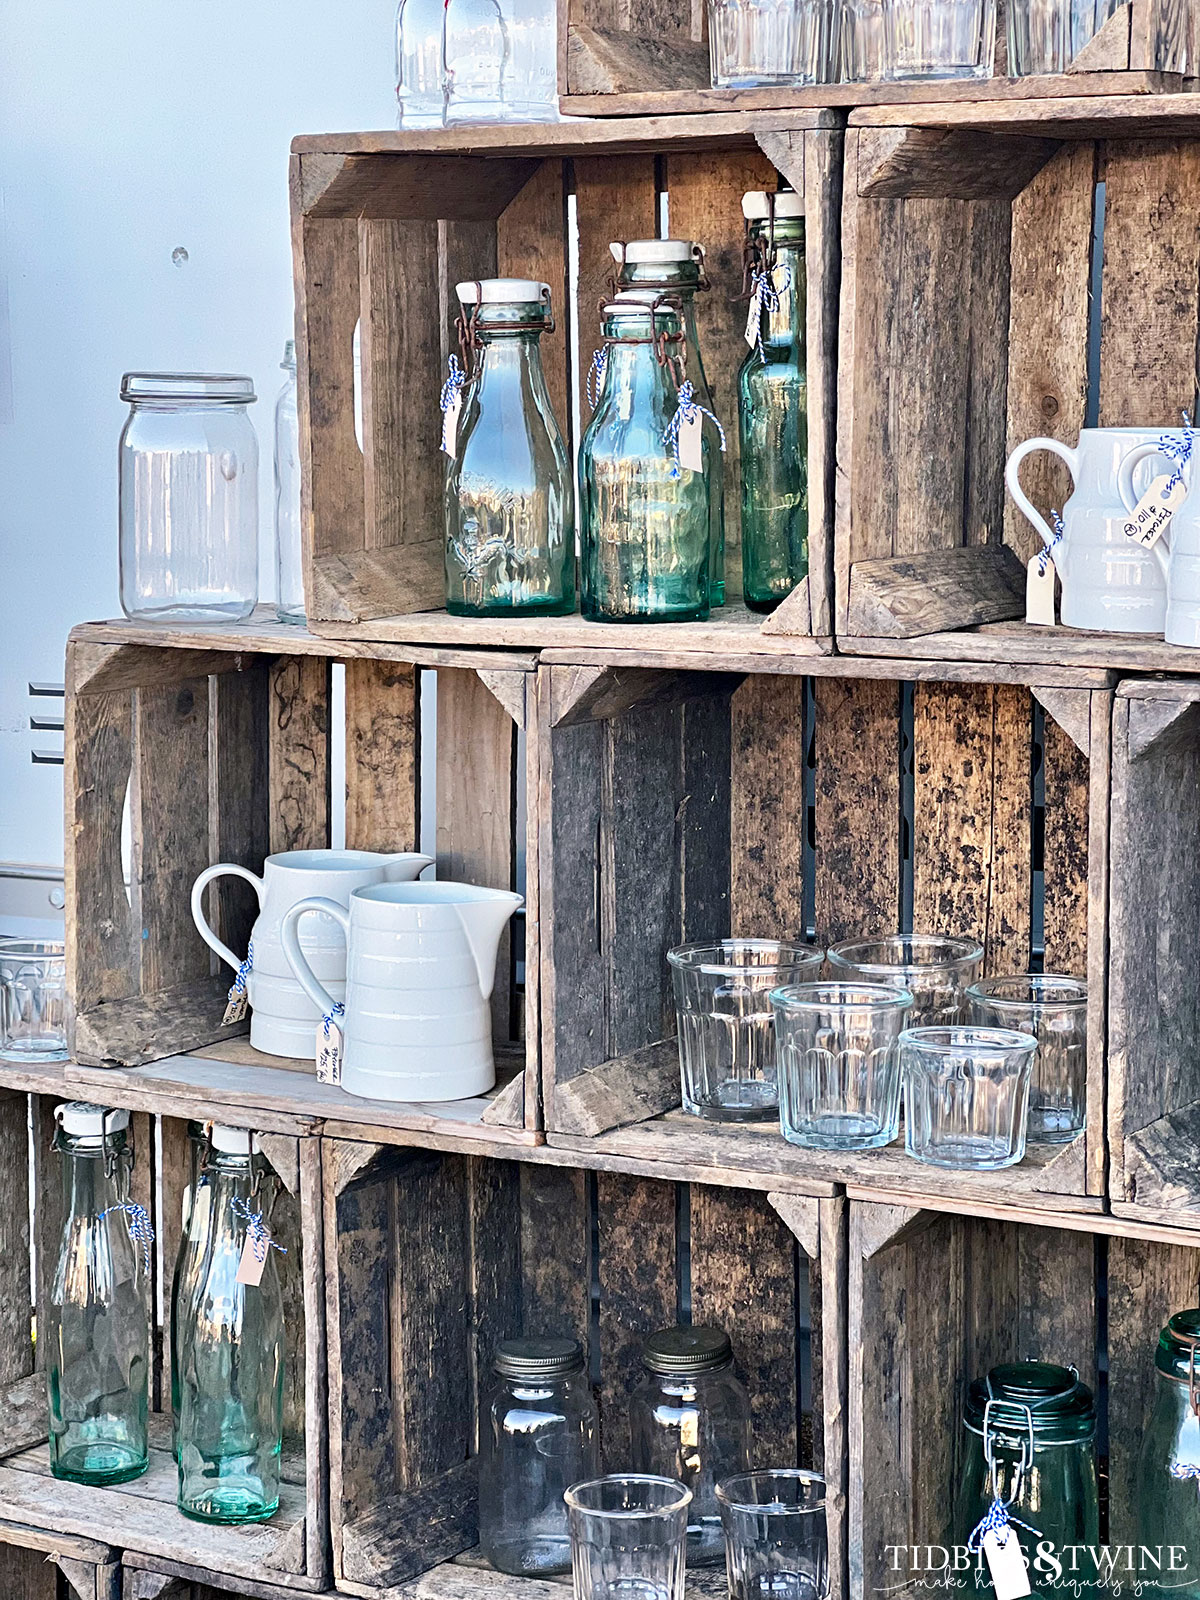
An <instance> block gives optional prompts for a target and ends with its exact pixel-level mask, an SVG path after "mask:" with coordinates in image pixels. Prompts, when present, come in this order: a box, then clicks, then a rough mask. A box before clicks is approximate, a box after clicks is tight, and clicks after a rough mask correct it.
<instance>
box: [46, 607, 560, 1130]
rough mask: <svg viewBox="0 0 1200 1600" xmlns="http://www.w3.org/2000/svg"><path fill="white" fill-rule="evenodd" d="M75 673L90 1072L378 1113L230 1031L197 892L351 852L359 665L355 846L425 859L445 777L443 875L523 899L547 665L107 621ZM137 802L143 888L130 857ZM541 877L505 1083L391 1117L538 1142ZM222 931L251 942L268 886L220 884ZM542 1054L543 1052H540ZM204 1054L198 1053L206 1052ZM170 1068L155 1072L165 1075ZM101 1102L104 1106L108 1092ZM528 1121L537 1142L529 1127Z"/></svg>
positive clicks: (82, 1000) (74, 809)
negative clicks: (426, 809)
mask: <svg viewBox="0 0 1200 1600" xmlns="http://www.w3.org/2000/svg"><path fill="white" fill-rule="evenodd" d="M72 641H73V642H72V643H71V645H70V646H69V650H68V665H67V684H68V689H67V711H66V728H67V732H66V804H67V858H66V861H67V867H66V873H67V878H66V883H67V952H68V954H67V961H68V975H69V986H70V993H71V998H72V1003H73V1011H74V1018H73V1031H72V1038H73V1052H74V1055H75V1058H76V1060H77V1061H78V1062H79V1063H82V1064H83V1065H84V1066H89V1067H100V1068H114V1067H117V1068H135V1069H137V1068H141V1070H140V1071H138V1072H137V1073H136V1075H135V1076H132V1077H131V1076H128V1075H127V1076H126V1081H127V1082H129V1083H130V1084H132V1083H134V1082H140V1083H141V1084H142V1085H143V1086H149V1087H153V1088H156V1089H158V1090H160V1091H161V1092H162V1093H164V1094H170V1093H172V1092H177V1093H190V1094H193V1095H196V1094H198V1095H201V1096H202V1097H203V1096H208V1097H211V1098H212V1099H214V1100H216V1101H221V1102H223V1103H226V1104H232V1105H237V1106H241V1107H255V1106H268V1107H270V1106H278V1105H284V1106H286V1107H289V1108H291V1109H293V1110H304V1111H307V1112H309V1113H310V1114H312V1115H314V1116H322V1117H326V1116H328V1117H338V1116H341V1117H346V1118H350V1119H358V1118H360V1117H361V1116H362V1115H363V1113H364V1106H365V1102H364V1101H362V1100H357V1099H354V1098H353V1097H351V1096H349V1095H347V1094H345V1093H343V1091H342V1090H341V1089H340V1088H336V1087H334V1086H332V1085H326V1084H318V1083H317V1082H316V1079H315V1076H314V1069H313V1065H312V1063H311V1062H301V1061H290V1060H287V1059H286V1058H283V1057H276V1056H267V1055H263V1054H261V1053H260V1052H258V1051H254V1050H252V1049H251V1048H250V1046H249V1044H248V1042H247V1041H246V1039H245V1038H244V1035H245V1032H246V1028H247V1026H248V1024H247V1023H241V1024H238V1025H235V1026H234V1027H233V1028H222V1026H221V1018H222V1013H223V1011H224V1003H225V995H226V993H227V991H228V989H229V985H230V983H231V982H232V977H233V975H232V973H230V972H229V970H228V969H227V968H225V967H224V966H223V965H220V964H219V963H217V962H216V960H215V958H214V957H213V956H212V955H211V953H210V951H209V950H208V947H207V946H206V945H205V944H204V943H203V941H202V940H201V938H200V936H199V934H198V933H197V932H196V929H195V926H194V924H193V922H192V917H191V911H190V909H189V899H190V894H191V885H192V883H193V881H194V879H195V877H196V876H197V874H198V873H199V872H200V871H201V870H202V869H203V868H204V867H206V866H208V865H209V863H210V862H213V861H234V862H240V863H242V864H243V865H245V866H248V867H250V868H252V869H253V870H255V871H261V868H262V861H263V858H264V856H265V855H267V854H268V852H271V851H278V850H290V849H311V848H318V847H321V846H324V845H326V844H328V843H329V842H330V826H331V821H330V819H331V796H330V773H331V767H332V760H333V754H334V751H333V744H334V740H335V739H336V738H337V737H338V733H339V730H335V729H333V728H332V727H331V713H330V672H331V666H332V665H333V662H334V661H335V660H342V661H344V664H345V735H344V736H345V752H346V753H345V769H346V811H345V843H346V845H347V846H349V847H352V848H360V849H375V850H411V849H414V848H416V846H417V844H418V841H419V837H420V805H421V794H422V772H423V770H424V772H425V775H426V778H428V775H429V773H428V769H429V767H430V765H431V764H432V766H433V768H434V774H433V776H434V779H435V784H436V819H437V858H438V862H437V871H438V875H439V877H442V878H456V879H460V880H466V881H470V882H476V883H483V884H487V885H490V886H492V887H500V888H511V887H513V886H514V885H515V882H516V878H517V871H518V854H519V849H518V844H519V841H518V791H519V790H521V789H523V788H524V786H525V783H526V766H527V765H528V764H529V763H532V762H534V761H536V740H532V739H531V740H528V741H526V742H525V747H524V748H525V754H524V756H519V745H520V741H519V739H518V732H519V730H521V729H522V728H523V725H524V721H525V709H524V708H525V692H526V684H527V681H528V678H529V671H528V669H529V668H530V667H531V666H532V664H533V658H532V657H530V656H521V655H514V654H510V655H503V656H502V655H499V654H497V653H495V652H491V653H488V652H476V653H471V652H467V651H461V650H460V651H454V650H438V649H421V648H418V649H405V650H396V649H393V648H389V647H387V646H381V647H371V648H370V649H369V651H368V650H367V649H366V648H365V647H363V646H362V645H358V646H355V645H349V646H336V645H329V644H327V643H324V642H322V641H320V640H316V639H314V638H312V637H311V636H310V635H308V634H306V633H305V632H304V630H302V629H294V628H287V627H283V626H280V625H270V624H266V623H262V624H252V625H251V624H248V625H246V626H245V627H242V628H220V629H210V630H207V631H205V630H192V631H188V630H185V629H174V630H169V629H161V630H146V629H143V628H138V627H135V626H132V625H130V624H121V623H114V624H93V625H90V626H87V627H84V628H81V629H77V630H76V631H75V633H74V634H73V635H72ZM423 667H425V668H431V669H433V670H435V671H436V673H437V683H436V688H437V726H438V730H439V731H438V736H437V739H436V748H435V749H433V750H430V749H428V748H425V749H423V748H422V738H421V721H422V718H421V670H422V668H423ZM127 796H128V812H129V826H128V834H129V875H130V876H129V887H128V889H127V887H126V882H125V872H124V870H123V865H122V827H123V817H124V813H125V808H126V799H127ZM534 860H535V855H534V853H533V852H532V851H531V852H530V854H529V862H530V864H531V867H530V870H529V871H528V874H527V876H528V879H529V885H530V887H529V889H528V891H527V907H526V914H525V917H524V919H523V924H524V928H525V935H526V951H525V958H526V964H527V967H528V968H529V970H531V971H532V973H533V978H532V979H531V981H530V982H529V983H528V984H526V985H525V987H524V993H523V994H522V991H521V988H520V987H519V986H518V983H517V957H518V954H519V948H518V947H517V945H516V944H515V943H514V940H513V939H512V938H511V937H508V936H506V939H505V941H504V944H503V947H502V951H501V955H500V961H499V966H498V975H497V982H496V989H495V1001H494V1007H493V1012H494V1018H495V1037H496V1042H497V1045H498V1047H499V1048H498V1056H499V1058H500V1065H501V1066H502V1068H503V1069H504V1072H505V1074H506V1077H505V1080H504V1085H503V1087H502V1088H501V1089H500V1091H499V1092H498V1094H496V1095H493V1096H491V1097H489V1098H487V1099H474V1100H467V1101H460V1102H458V1103H457V1104H456V1105H455V1106H454V1107H448V1108H442V1109H441V1110H437V1111H434V1110H431V1109H430V1108H427V1107H419V1106H415V1107H404V1106H397V1105H388V1106H381V1107H380V1108H379V1111H380V1115H381V1116H382V1117H384V1118H385V1119H389V1120H391V1121H392V1122H393V1123H395V1124H397V1125H398V1126H401V1127H408V1128H409V1129H411V1130H413V1131H417V1132H420V1131H422V1130H427V1131H436V1129H438V1128H440V1127H442V1126H443V1125H446V1124H452V1125H453V1128H454V1129H457V1130H458V1131H460V1132H462V1131H463V1130H466V1132H467V1135H468V1136H469V1134H470V1132H471V1131H472V1130H475V1131H478V1129H479V1127H480V1124H481V1119H482V1118H484V1117H486V1118H487V1119H488V1121H489V1122H494V1123H495V1124H496V1126H497V1127H498V1128H499V1129H500V1133H501V1136H503V1134H504V1131H505V1130H506V1129H507V1131H508V1132H509V1134H510V1136H511V1137H513V1138H516V1139H521V1140H524V1139H532V1138H534V1137H536V1135H535V1134H534V1132H533V1131H532V1130H534V1129H535V1128H536V1126H537V1116H538V1107H537V1100H536V1088H537V1073H536V1071H533V1072H531V1073H530V1074H529V1075H528V1077H527V1078H525V1077H524V1076H523V1075H522V1070H521V1069H522V1062H523V1060H524V1059H525V1057H526V1056H528V1058H529V1059H531V1060H532V1059H534V1058H535V1053H536V1043H537V1028H536V1026H534V1025H530V1026H529V1027H528V1028H527V1027H526V1025H525V1011H526V1009H528V1012H529V1015H530V1016H531V1017H533V1016H536V1003H537V1002H536V967H537V963H536V960H535V959H534V958H533V952H534V951H535V949H536V934H537V873H536V870H533V869H532V863H533V861H534ZM209 909H210V920H211V922H212V925H213V926H214V927H215V928H217V929H218V930H219V931H220V932H221V934H222V937H223V938H224V939H225V942H226V943H227V944H229V945H230V947H231V948H232V949H235V950H239V951H240V950H244V949H245V947H246V944H247V940H248V937H249V930H250V927H251V925H252V923H253V919H254V917H255V915H256V914H257V905H256V903H255V900H254V896H253V893H252V891H251V890H250V889H249V886H247V885H245V884H243V883H241V882H239V881H238V880H236V879H229V878H227V879H224V880H222V881H221V882H220V883H219V884H218V885H216V886H214V889H211V890H210V891H209ZM523 1041H525V1042H523ZM198 1049H199V1050H200V1051H201V1055H200V1057H199V1058H192V1059H188V1058H187V1054H186V1053H187V1052H192V1051H196V1050H198ZM148 1062H156V1063H158V1065H157V1066H155V1067H154V1068H153V1069H152V1070H150V1071H147V1070H146V1069H145V1067H144V1064H145V1063H148ZM95 1092H96V1093H97V1094H100V1095H102V1094H103V1089H102V1087H98V1088H97V1089H96V1090H95ZM526 1125H527V1126H528V1128H529V1130H530V1132H529V1133H528V1134H527V1133H525V1132H524V1129H525V1127H526Z"/></svg>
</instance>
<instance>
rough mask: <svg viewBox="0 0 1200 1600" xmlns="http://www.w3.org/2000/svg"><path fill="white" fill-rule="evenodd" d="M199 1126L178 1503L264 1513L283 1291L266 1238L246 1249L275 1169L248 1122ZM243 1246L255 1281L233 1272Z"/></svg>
mask: <svg viewBox="0 0 1200 1600" xmlns="http://www.w3.org/2000/svg"><path fill="white" fill-rule="evenodd" d="M209 1138H210V1148H209V1150H208V1151H207V1153H206V1155H205V1158H204V1163H203V1166H202V1169H201V1173H200V1179H199V1188H198V1190H197V1198H196V1200H195V1201H194V1202H193V1205H192V1228H193V1229H197V1230H198V1228H199V1226H200V1223H201V1221H203V1223H204V1231H203V1239H202V1244H201V1254H200V1260H199V1263H198V1265H197V1268H196V1272H195V1277H194V1279H192V1282H191V1289H190V1293H189V1295H188V1297H187V1299H186V1300H185V1301H184V1302H183V1303H182V1306H181V1308H180V1309H179V1312H178V1314H179V1316H180V1337H179V1500H178V1504H179V1509H180V1511H182V1512H183V1514H184V1515H185V1516H187V1517H192V1518H194V1519H195V1520H196V1521H197V1522H214V1523H225V1524H235V1523H243V1522H265V1521H266V1520H267V1518H268V1517H270V1516H272V1515H274V1513H275V1511H276V1510H277V1509H278V1507H279V1457H280V1453H281V1450H282V1447H283V1376H284V1371H283V1364H284V1341H283V1297H282V1294H281V1292H280V1285H279V1275H278V1272H277V1270H276V1266H275V1258H276V1255H277V1250H276V1248H275V1247H274V1245H273V1244H272V1243H271V1242H269V1240H267V1239H262V1238H261V1236H260V1238H259V1243H260V1250H256V1248H255V1236H256V1234H257V1233H258V1228H257V1226H256V1224H255V1222H254V1221H253V1220H252V1219H255V1218H257V1219H258V1222H259V1224H260V1225H261V1227H262V1228H267V1227H268V1221H267V1219H269V1217H270V1214H271V1206H272V1204H273V1202H274V1199H275V1196H276V1194H277V1192H278V1180H277V1179H276V1177H275V1175H274V1174H273V1173H272V1172H271V1170H270V1168H269V1167H268V1166H267V1165H266V1163H265V1161H264V1160H263V1158H262V1157H261V1156H260V1155H259V1153H258V1141H257V1139H256V1138H255V1137H254V1135H253V1134H251V1133H247V1132H246V1131H245V1130H244V1129H242V1128H227V1127H222V1126H220V1125H219V1124H218V1125H214V1126H213V1128H212V1130H211V1132H210V1135H209ZM206 1190H207V1201H208V1203H207V1207H206V1208H205V1207H204V1206H203V1204H202V1203H201V1200H200V1196H201V1195H202V1194H204V1193H205V1191H206ZM251 1258H253V1259H254V1262H255V1269H254V1270H255V1271H257V1268H258V1267H261V1277H260V1279H259V1281H258V1283H257V1284H255V1283H252V1282H246V1281H243V1280H244V1278H245V1277H246V1275H247V1274H246V1268H245V1267H243V1262H245V1263H246V1265H247V1266H248V1265H249V1262H250V1260H251ZM239 1269H241V1270H239ZM181 1287H182V1285H181ZM178 1304H179V1303H178V1302H177V1305H178Z"/></svg>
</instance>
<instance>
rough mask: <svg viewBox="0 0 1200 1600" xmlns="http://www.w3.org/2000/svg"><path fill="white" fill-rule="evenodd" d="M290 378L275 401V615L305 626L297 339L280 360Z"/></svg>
mask: <svg viewBox="0 0 1200 1600" xmlns="http://www.w3.org/2000/svg"><path fill="white" fill-rule="evenodd" d="M279 365H280V367H281V368H282V369H283V371H284V372H286V373H287V381H286V382H285V383H284V386H283V388H282V389H281V390H280V391H279V398H278V400H276V402H275V615H276V616H277V617H278V618H279V620H280V622H293V623H299V624H300V626H301V627H303V625H304V553H303V546H302V543H301V535H300V418H299V416H298V414H297V410H296V342H295V340H294V339H289V340H288V342H287V344H286V345H285V346H284V348H283V360H282V361H281V362H280V363H279Z"/></svg>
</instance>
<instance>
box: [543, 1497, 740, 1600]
mask: <svg viewBox="0 0 1200 1600" xmlns="http://www.w3.org/2000/svg"><path fill="white" fill-rule="evenodd" d="M719 1492H720V1491H719V1490H718V1493H719ZM563 1498H564V1499H565V1500H566V1502H567V1522H568V1525H569V1527H570V1530H571V1572H572V1575H573V1577H574V1580H575V1600H683V1569H684V1556H685V1551H686V1548H687V1521H688V1507H689V1506H690V1505H691V1503H692V1491H691V1490H690V1489H687V1488H685V1487H684V1485H683V1484H682V1483H679V1482H678V1481H677V1480H676V1479H675V1478H659V1477H655V1476H653V1475H651V1474H649V1473H612V1474H610V1475H609V1476H608V1477H605V1478H592V1479H591V1480H590V1481H589V1482H587V1483H577V1484H575V1485H574V1486H573V1487H572V1488H570V1489H568V1490H567V1492H566V1494H565V1495H564V1496H563Z"/></svg>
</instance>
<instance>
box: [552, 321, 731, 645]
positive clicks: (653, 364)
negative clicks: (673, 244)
mask: <svg viewBox="0 0 1200 1600" xmlns="http://www.w3.org/2000/svg"><path fill="white" fill-rule="evenodd" d="M601 326H602V330H603V337H604V351H605V354H606V360H605V365H604V377H603V379H602V382H601V386H600V394H599V399H598V402H597V405H596V409H595V411H594V412H593V414H592V420H591V421H590V422H589V423H588V425H587V428H586V430H585V431H584V435H583V439H582V442H581V443H580V446H579V515H580V549H581V556H580V589H581V603H582V611H583V614H584V616H585V617H589V618H591V619H593V620H594V621H598V622H696V621H703V620H704V619H705V618H706V617H707V616H708V609H709V596H708V550H709V490H708V482H709V478H708V473H709V465H710V462H711V459H712V451H711V447H710V444H709V440H708V438H707V437H705V436H704V435H703V433H702V434H701V450H702V457H701V459H702V470H701V471H699V472H695V471H692V470H690V469H689V468H687V467H686V466H685V467H682V468H680V467H677V466H676V462H675V452H674V449H673V446H672V444H671V442H670V432H669V430H670V428H671V426H672V424H673V423H674V419H675V416H676V413H677V412H678V409H679V387H680V385H681V384H682V383H683V382H684V381H685V379H684V377H683V374H684V372H685V370H686V358H685V343H684V334H683V325H682V321H681V318H680V314H679V310H678V308H677V307H675V306H673V305H671V304H670V303H669V302H666V301H660V302H658V303H657V304H656V305H646V304H645V303H644V302H643V301H642V300H640V299H639V298H638V297H637V296H636V294H634V295H632V296H631V297H626V296H625V295H623V294H620V295H618V296H617V297H616V299H615V300H613V301H611V302H610V303H609V304H608V305H606V306H605V307H604V312H603V321H602V324H601Z"/></svg>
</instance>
